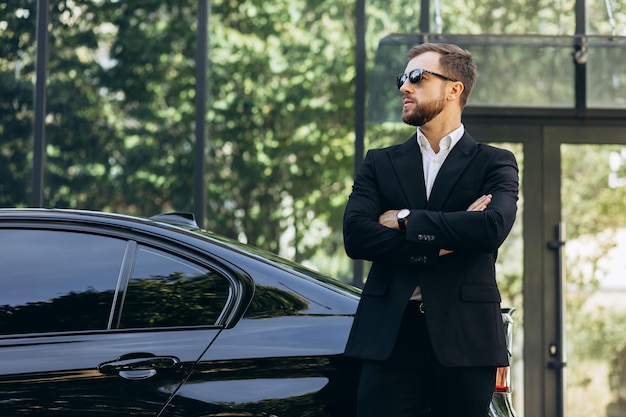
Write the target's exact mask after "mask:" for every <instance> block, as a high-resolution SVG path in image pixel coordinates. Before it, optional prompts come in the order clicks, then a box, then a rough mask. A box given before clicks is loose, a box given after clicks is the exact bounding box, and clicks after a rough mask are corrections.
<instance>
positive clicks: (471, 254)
mask: <svg viewBox="0 0 626 417" xmlns="http://www.w3.org/2000/svg"><path fill="white" fill-rule="evenodd" d="M476 74H477V73H476V65H475V64H474V62H473V61H472V56H471V54H470V53H469V52H467V51H465V50H463V49H461V48H459V47H457V46H455V45H450V44H429V43H427V44H421V45H417V46H415V47H413V48H412V49H411V50H410V51H409V53H408V64H407V66H406V69H405V71H404V74H401V75H399V76H398V78H397V86H398V88H399V89H400V92H401V93H402V120H403V121H404V122H405V123H407V124H409V125H412V126H417V132H416V133H415V134H414V135H413V136H412V137H411V138H410V139H409V140H408V141H406V142H405V143H403V144H400V145H395V146H391V147H389V148H385V149H378V150H370V151H369V152H368V153H367V155H366V157H365V160H364V162H363V164H362V167H361V169H360V171H359V172H358V174H357V176H356V178H355V182H354V186H353V189H352V193H351V195H350V198H349V201H348V204H347V206H346V210H345V213H344V243H345V248H346V252H347V254H348V255H349V256H350V257H351V258H354V259H365V260H369V261H372V267H371V270H370V272H369V275H368V278H367V281H366V283H365V286H364V288H363V294H362V297H361V302H360V304H359V308H358V311H357V314H356V317H355V321H354V324H353V327H352V331H351V333H350V337H349V340H348V345H347V347H346V354H347V355H348V356H353V357H357V358H361V359H363V366H362V372H361V380H360V383H359V394H358V416H359V417H366V416H367V417H370V416H371V417H374V416H376V417H400V416H402V417H404V416H411V417H413V416H424V417H425V416H436V417H485V416H487V414H488V408H489V402H490V400H491V396H492V394H493V390H494V387H495V374H496V367H499V366H507V365H508V354H507V348H506V342H505V335H504V328H503V323H502V317H501V313H500V301H501V300H500V292H499V290H498V287H497V284H496V278H495V261H496V253H497V249H498V247H499V246H500V245H501V244H502V242H503V241H504V239H505V238H506V236H507V235H508V233H509V231H510V230H511V227H512V226H513V222H514V221H515V214H516V205H517V198H518V170H517V163H516V160H515V157H514V156H513V154H512V153H511V152H509V151H506V150H503V149H498V148H495V147H491V146H487V145H484V144H477V143H476V142H475V141H474V139H473V138H472V137H471V136H470V135H469V134H468V133H466V132H465V130H464V126H463V125H462V124H461V113H462V110H463V108H464V106H465V104H466V103H467V100H468V98H469V95H470V93H471V90H472V87H473V85H474V83H475V80H476Z"/></svg>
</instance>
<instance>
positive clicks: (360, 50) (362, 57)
mask: <svg viewBox="0 0 626 417" xmlns="http://www.w3.org/2000/svg"><path fill="white" fill-rule="evenodd" d="M365 1H366V0H356V13H355V15H356V46H355V63H354V64H355V66H356V80H355V83H356V87H355V92H354V176H355V177H356V173H357V172H358V171H359V168H360V167H361V163H362V162H363V155H364V153H365V145H364V143H365V107H366V106H365V101H366V86H367V83H366V60H367V57H366V51H365V26H366V17H365ZM352 285H355V286H357V287H362V286H363V261H362V260H360V259H356V260H354V261H353V267H352Z"/></svg>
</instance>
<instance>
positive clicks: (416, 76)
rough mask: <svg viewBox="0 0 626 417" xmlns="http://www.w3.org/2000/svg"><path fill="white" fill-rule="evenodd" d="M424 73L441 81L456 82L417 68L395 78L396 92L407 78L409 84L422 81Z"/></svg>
mask: <svg viewBox="0 0 626 417" xmlns="http://www.w3.org/2000/svg"><path fill="white" fill-rule="evenodd" d="M425 72H427V73H429V74H431V75H434V76H435V77H439V78H441V79H442V80H446V81H453V82H456V81H457V80H455V79H454V78H450V77H446V76H445V75H442V74H438V73H436V72H432V71H428V70H425V69H424V68H418V69H414V70H413V71H411V72H409V73H408V74H400V75H398V76H397V77H396V84H398V90H399V89H400V88H402V86H403V85H404V83H405V82H406V79H407V78H408V79H409V81H410V82H411V84H419V83H420V82H421V81H422V79H423V78H422V75H423V74H424V73H425Z"/></svg>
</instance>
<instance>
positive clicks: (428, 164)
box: [409, 124, 465, 300]
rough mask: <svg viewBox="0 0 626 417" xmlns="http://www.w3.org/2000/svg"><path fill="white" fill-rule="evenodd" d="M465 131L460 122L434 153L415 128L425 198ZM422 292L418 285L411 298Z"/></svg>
mask: <svg viewBox="0 0 626 417" xmlns="http://www.w3.org/2000/svg"><path fill="white" fill-rule="evenodd" d="M463 133H465V126H463V124H461V126H459V127H458V128H457V129H455V130H453V131H452V132H450V133H448V134H447V135H446V136H444V137H443V138H441V140H440V141H439V152H437V153H435V151H434V150H433V148H432V147H431V146H430V143H429V142H428V140H427V139H426V136H424V135H423V134H422V131H421V130H420V128H419V127H418V128H417V143H418V144H419V146H420V149H421V151H422V165H423V167H424V182H425V185H426V198H427V199H428V198H430V192H431V191H432V189H433V184H434V183H435V179H436V178H437V174H439V169H441V166H442V165H443V163H444V162H445V160H446V158H447V157H448V155H449V154H450V151H452V148H454V145H456V144H457V143H458V142H459V140H461V137H462V136H463ZM409 221H410V220H409ZM421 299H422V292H421V291H420V287H419V286H418V287H417V288H415V291H413V295H412V296H411V300H421Z"/></svg>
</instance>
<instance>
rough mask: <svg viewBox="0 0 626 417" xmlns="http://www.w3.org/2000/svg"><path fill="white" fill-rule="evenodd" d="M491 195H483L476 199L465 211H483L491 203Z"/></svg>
mask: <svg viewBox="0 0 626 417" xmlns="http://www.w3.org/2000/svg"><path fill="white" fill-rule="evenodd" d="M491 198H492V196H491V194H485V195H482V196H480V197H478V198H477V199H476V201H474V202H473V203H472V204H470V206H469V207H468V208H467V210H465V211H483V210H485V209H486V208H487V206H488V205H489V203H491Z"/></svg>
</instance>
